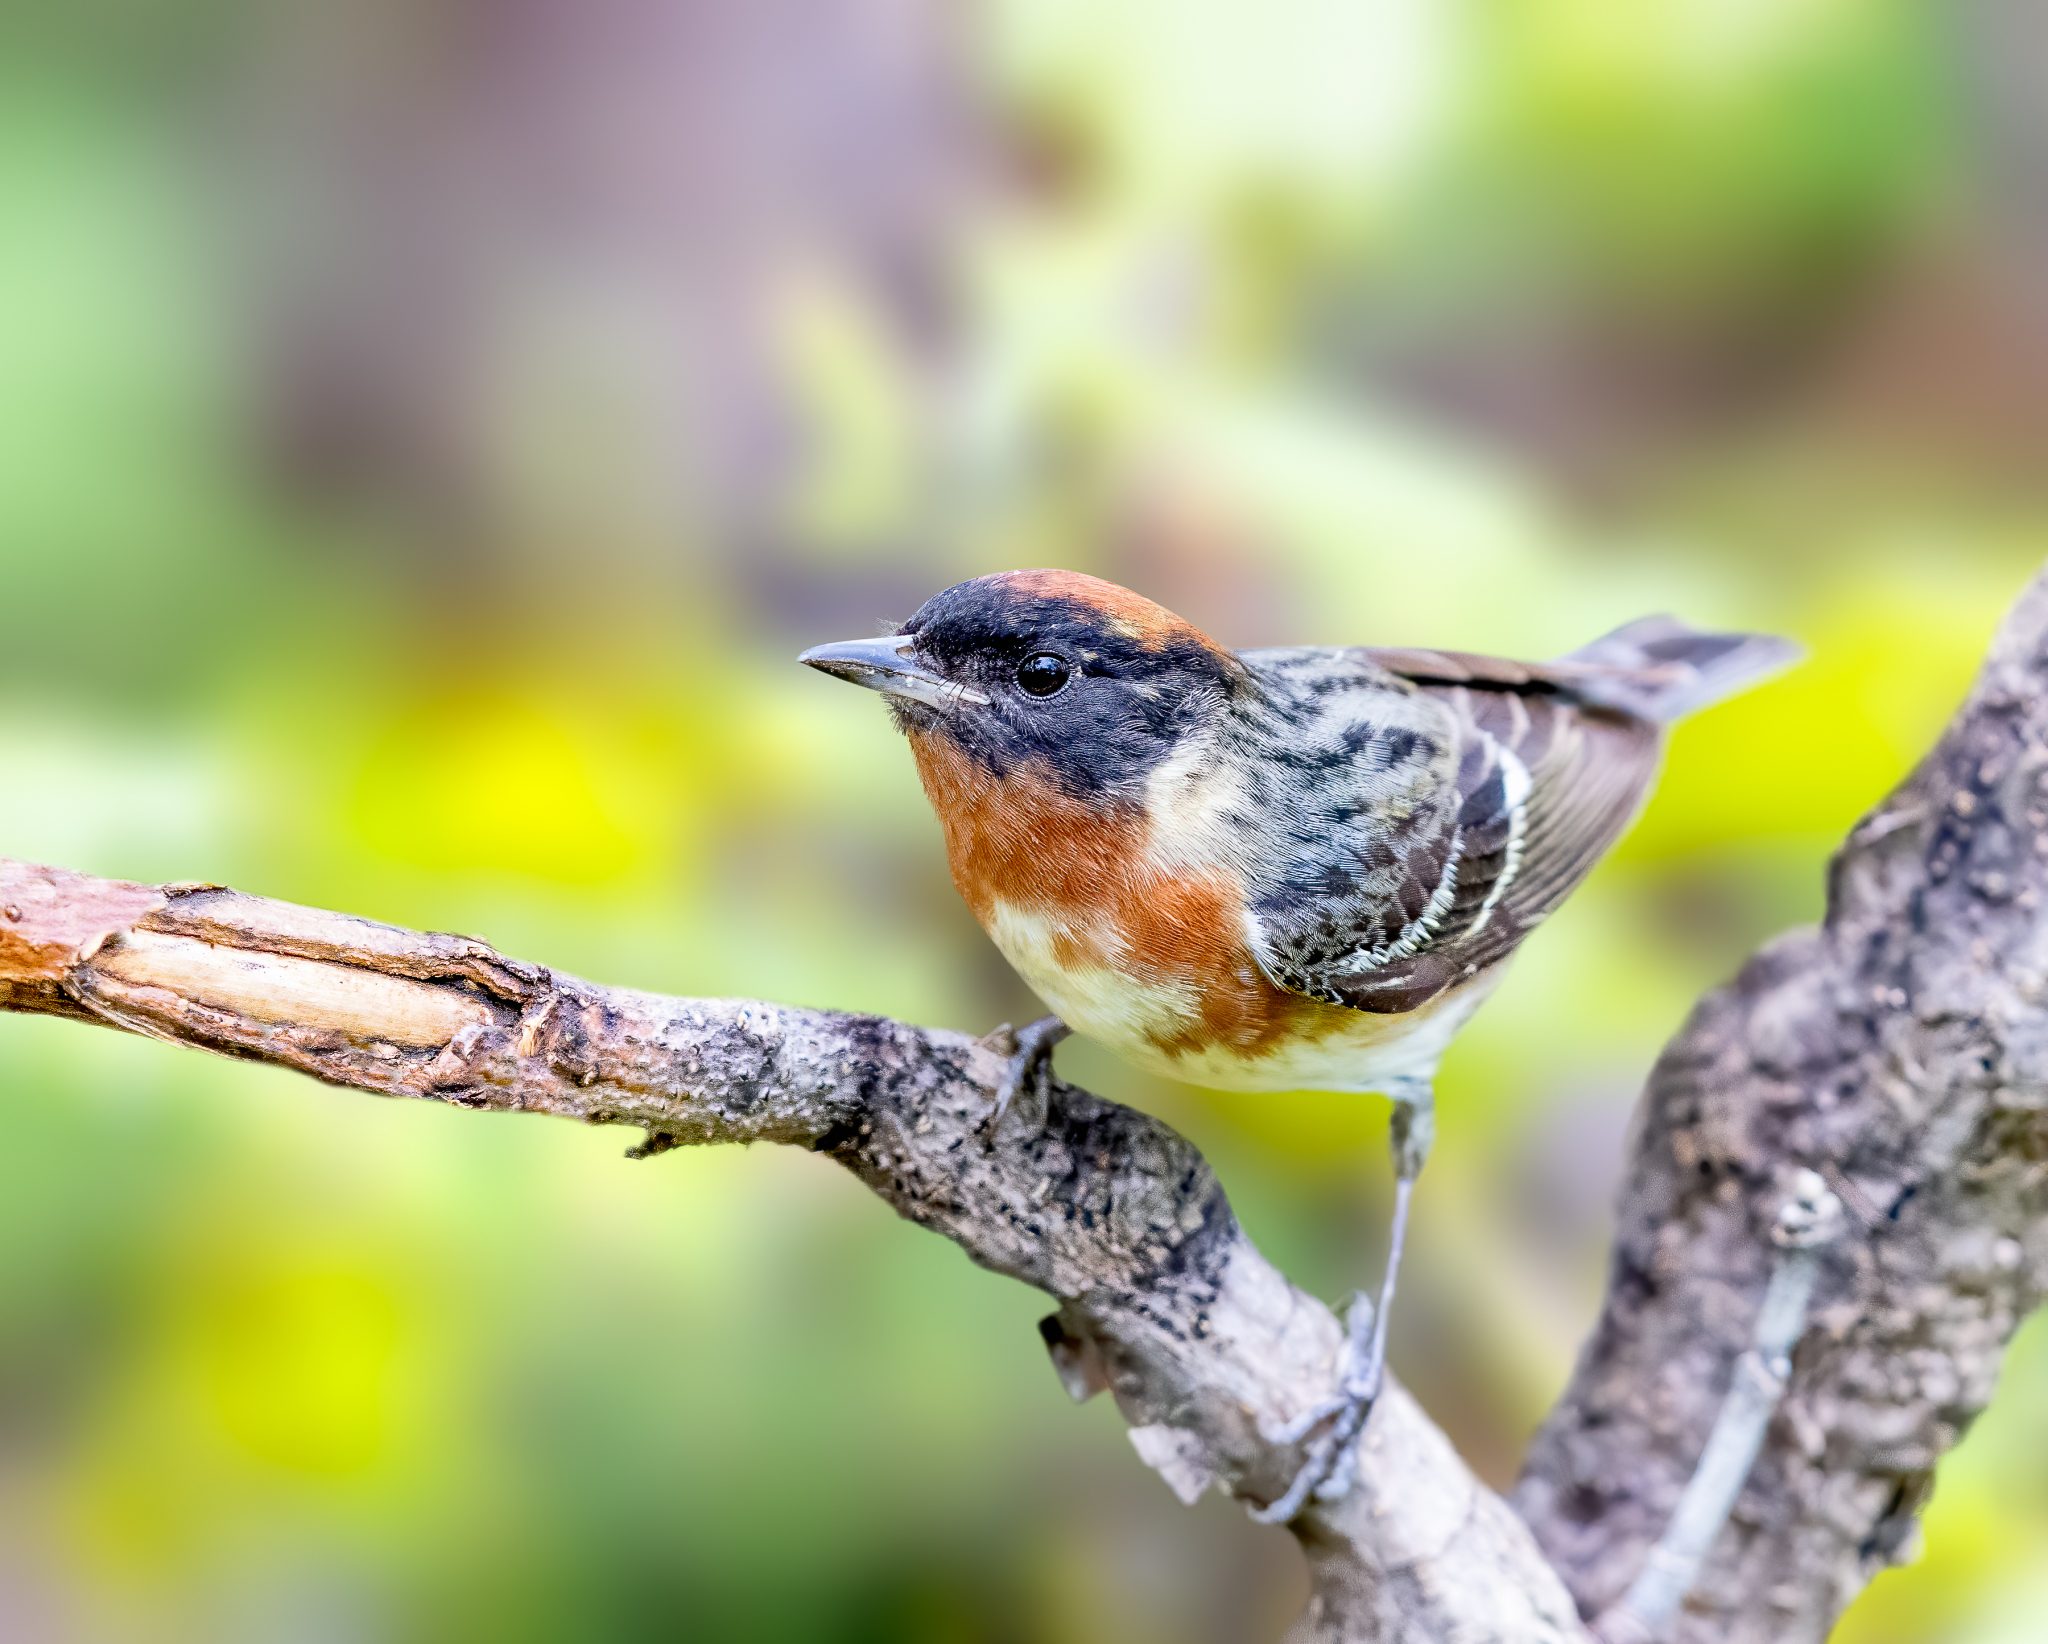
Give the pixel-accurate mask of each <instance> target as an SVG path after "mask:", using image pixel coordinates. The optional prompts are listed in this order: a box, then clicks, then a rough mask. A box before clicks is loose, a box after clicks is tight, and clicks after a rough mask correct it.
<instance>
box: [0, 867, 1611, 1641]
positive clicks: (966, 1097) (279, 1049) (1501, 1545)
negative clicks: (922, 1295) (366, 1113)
mask: <svg viewBox="0 0 2048 1644" xmlns="http://www.w3.org/2000/svg"><path fill="white" fill-rule="evenodd" d="M0 1009H7V1010H16V1011H38V1012H45V1013H53V1014H59V1015H65V1016H71V1017H76V1018H81V1019H85V1020H90V1021H97V1022H102V1023H105V1024H108V1025H111V1026H115V1027H121V1028H126V1029H128V1030H130V1031H132V1032H135V1033H141V1034H146V1035H149V1036H150V1037H152V1038H158V1039H164V1040H167V1041H170V1042H172V1043H176V1044H184V1045H193V1046H198V1047H201V1048H204V1049H208V1050H214V1051H218V1052H221V1053H223V1054H225V1055H229V1056H237V1057H244V1058H249V1059H253V1060H257V1061H264V1062H272V1063H275V1064H277V1065H279V1066H283V1067H289V1068H294V1069H296V1070H298V1071H299V1072H301V1073H308V1074H311V1075H312V1076H313V1077H315V1078H317V1079H322V1080H325V1081H326V1082H328V1083H329V1084H335V1085H343V1086H347V1087H349V1088H351V1089H355V1090H365V1091H370V1092H373V1093H376V1094H379V1095H385V1096H410V1097H416V1098H421V1099H425V1100H431V1101H442V1102H450V1103H454V1104H456V1105H459V1106H463V1107H472V1108H483V1109H500V1110H516V1111H526V1112H542V1113H552V1114H556V1115H558V1116H561V1117H564V1118H571V1119H580V1120H583V1121H584V1122H586V1123H590V1124H610V1123H626V1124H633V1125H639V1126H641V1127H643V1128H644V1129H645V1130H646V1132H647V1141H646V1142H645V1143H644V1144H643V1145H642V1147H641V1148H640V1149H637V1150H636V1151H638V1152H641V1153H646V1152H659V1151H663V1150H665V1149H666V1148H669V1147H672V1146H677V1145H682V1144H700V1143H709V1142H752V1141H769V1142H783V1143H788V1144H790V1145H793V1146H798V1147H806V1148H810V1149H812V1150H813V1151H815V1152H818V1153H821V1154H824V1155H826V1156H828V1157H830V1158H832V1159H834V1160H836V1161H837V1162H838V1163H839V1164H841V1165H843V1166H845V1167H846V1168H847V1169H849V1170H851V1171H852V1172H853V1173H854V1174H855V1175H856V1176H858V1177H859V1178H860V1179H861V1180H862V1181H863V1182H864V1183H866V1184H867V1186H868V1187H870V1188H871V1189H872V1190H873V1191H874V1192H875V1193H877V1194H879V1195H880V1196H881V1197H882V1198H883V1199H885V1200H886V1201H887V1202H888V1203H889V1204H891V1205H892V1206H894V1207H895V1209H896V1210H897V1211H899V1212H900V1213H901V1214H903V1215H904V1216H906V1217H908V1218H909V1219H910V1220H912V1221H914V1222H917V1223H919V1224H920V1225H922V1226H925V1227H929V1228H932V1229H933V1230H935V1231H937V1232H939V1233H943V1234H944V1235H945V1236H946V1237H948V1238H950V1239H952V1240H953V1241H954V1242H955V1243H956V1244H958V1245H959V1246H960V1247H961V1248H962V1249H963V1250H965V1251H966V1252H967V1254H968V1255H969V1256H970V1257H972V1258H973V1259H974V1260H975V1261H976V1262H979V1263H980V1264H981V1265H982V1266H984V1267H987V1268H991V1269H993V1270H994V1271H996V1272H998V1273H1006V1274H1009V1275H1010V1276H1012V1277H1014V1278H1019V1279H1022V1280H1024V1281H1025V1282H1026V1283H1027V1284H1032V1285H1035V1286H1037V1287H1038V1288H1039V1289H1041V1290H1044V1291H1046V1292H1047V1293H1048V1294H1050V1295H1052V1296H1053V1297H1055V1298H1056V1299H1057V1300H1058V1302H1059V1304H1060V1306H1059V1309H1058V1311H1057V1312H1056V1313H1055V1314H1054V1315H1053V1316H1052V1317H1051V1318H1049V1319H1047V1320H1046V1321H1045V1324H1044V1326H1043V1327H1042V1329H1043V1332H1044V1335H1045V1338H1046V1343H1047V1346H1048V1347H1049V1348H1050V1350H1051V1352H1052V1356H1053V1362H1054V1365H1055V1367H1056V1369H1058V1371H1059V1373H1060V1375H1061V1377H1062V1380H1063V1381H1064V1382H1065V1384H1066V1385H1067V1387H1068V1390H1069V1391H1070V1392H1072V1393H1074V1394H1075V1396H1076V1397H1086V1396H1088V1395H1089V1394H1091V1393H1093V1392H1095V1391H1098V1390H1100V1389H1102V1388H1104V1387H1107V1388H1108V1389H1110V1390H1111V1391H1112V1392H1113V1393H1114V1395H1115V1397H1116V1401H1117V1403H1118V1405H1119V1406H1120V1408H1121V1409H1122V1411H1123V1414H1124V1416H1125V1418H1126V1419H1127V1420H1128V1421H1129V1422H1130V1424H1131V1429H1132V1431H1131V1438H1132V1441H1133V1443H1134V1444H1135V1446H1136V1447H1137V1450H1138V1453H1139V1454H1140V1456H1142V1457H1143V1458H1144V1459H1145V1461H1146V1462H1148V1463H1149V1464H1150V1465H1151V1466H1153V1467H1154V1468H1156V1469H1157V1470H1158V1471H1159V1472H1160V1473H1161V1474H1163V1475H1164V1476H1165V1478H1166V1479H1167V1481H1168V1483H1169V1484H1171V1485H1172V1486H1173V1488H1174V1489H1175V1490H1176V1491H1177V1492H1178V1493H1179V1494H1181V1495H1182V1497H1183V1498H1185V1499H1189V1500H1192V1499H1193V1498H1194V1497H1195V1496H1196V1495H1198V1494H1200V1492H1201V1491H1202V1490H1203V1489H1204V1488H1206V1487H1207V1486H1208V1485H1209V1484H1210V1483H1212V1482H1214V1483H1216V1484H1219V1485H1221V1486H1222V1487H1223V1488H1224V1489H1226V1490H1228V1491H1230V1492H1231V1493H1232V1494H1233V1495H1236V1496H1238V1497H1240V1498H1242V1499H1243V1500H1245V1501H1247V1502H1251V1503H1264V1502H1268V1501H1271V1500H1272V1499H1273V1498H1274V1497H1276V1496H1278V1495H1279V1494H1280V1493H1281V1492H1282V1491H1283V1490H1284V1489H1285V1487H1286V1485H1287V1483H1288V1481H1289V1479H1290V1478H1291V1476H1292V1475H1293V1472H1294V1470H1295V1468H1296V1466H1297V1465H1298V1462H1299V1457H1298V1455H1297V1454H1296V1453H1295V1452H1294V1450H1293V1449H1292V1448H1290V1447H1287V1446H1283V1445H1279V1444H1276V1443H1274V1442H1273V1441H1272V1440H1270V1439H1269V1438H1268V1437H1267V1436H1266V1435H1267V1434H1268V1433H1270V1432H1271V1431H1272V1430H1273V1429H1275V1428H1277V1427H1279V1426H1280V1425H1282V1424H1283V1423H1284V1422H1285V1421H1286V1420H1287V1419H1288V1418H1289V1417H1291V1416H1293V1415H1294V1414H1296V1413H1297V1412H1298V1411H1300V1410H1301V1409H1303V1408H1304V1407H1305V1406H1307V1405H1309V1404H1311V1403H1313V1402H1314V1401H1315V1400H1316V1399H1318V1398H1320V1397H1322V1396H1323V1395H1324V1394H1325V1393H1327V1392H1328V1390H1329V1388H1330V1387H1331V1385H1332V1384H1333V1382H1334V1380H1335V1376H1336V1360H1337V1351H1338V1345H1339V1341H1340V1330H1339V1327H1338V1324H1337V1321H1336V1320H1335V1318H1333V1317H1332V1315H1331V1314H1330V1312H1329V1310H1328V1309H1327V1308H1325V1307H1324V1306H1323V1305H1322V1304H1321V1303H1320V1302H1318V1301H1315V1300H1314V1299H1312V1298H1311V1297H1308V1296H1305V1295H1303V1294H1302V1293H1301V1292H1300V1291H1298V1290H1296V1289H1295V1288H1294V1287H1293V1286H1292V1285H1290V1284H1289V1283H1288V1282H1287V1281H1286V1280H1285V1279H1284V1278H1282V1277H1281V1276H1280V1274H1279V1273H1278V1272H1277V1271H1276V1270H1275V1269H1274V1268H1273V1267H1272V1265H1271V1264H1270V1263H1268V1262H1267V1261H1266V1259H1265V1258H1264V1257H1263V1256H1261V1255H1260V1254H1259V1252H1258V1251H1257V1250H1256V1249H1254V1248H1253V1246H1252V1245H1251V1243H1250V1241H1249V1240H1248V1239H1246V1237H1245V1236H1244V1233H1243V1231H1242V1230H1241V1229H1240V1228H1239V1226H1238V1224H1237V1220H1236V1218H1235V1217H1234V1216H1233V1215H1232V1214H1231V1210H1230V1206H1229V1204H1228V1202H1227V1201H1226V1200H1225V1198H1224V1195H1223V1190H1222V1188H1221V1187H1220V1186H1218V1184H1217V1182H1216V1178H1215V1176H1214V1174H1213V1173H1212V1172H1211V1171H1210V1169H1209V1167H1208V1165H1207V1164H1206V1163H1205V1162H1204V1161H1203V1159H1202V1158H1201V1156H1200V1155H1199V1154H1198V1153H1197V1152H1196V1151H1195V1150H1194V1148H1192V1147H1191V1146H1189V1144H1188V1143H1187V1142H1186V1141H1184V1140H1183V1139H1182V1138H1181V1137H1180V1136H1178V1135H1177V1134H1175V1133H1174V1132H1173V1131H1172V1130H1170V1129H1168V1128H1167V1127H1166V1126H1165V1125H1163V1124H1161V1123H1159V1122H1158V1121H1157V1120H1155V1119H1152V1118H1149V1117H1147V1116H1146V1115H1144V1114H1142V1113H1138V1112H1136V1111H1134V1110H1132V1109H1130V1108H1125V1107H1118V1106H1115V1105H1113V1104H1111V1103H1108V1102H1104V1101H1101V1100H1099V1099H1098V1098H1096V1097H1094V1096H1091V1095H1088V1094H1087V1093H1086V1092H1083V1091H1080V1090H1076V1089H1073V1088H1071V1087H1068V1086H1064V1085H1057V1084H1056V1085H1055V1087H1054V1089H1053V1091H1052V1095H1051V1101H1050V1104H1049V1112H1048V1115H1047V1118H1046V1121H1045V1123H1044V1124H1043V1126H1036V1125H1033V1124H1030V1123H1027V1122H1023V1121H1022V1120H1021V1118H1020V1117H1019V1116H1017V1115H1012V1116H1011V1117H1010V1118H1009V1119H1008V1120H1006V1121H1005V1122H1004V1123H1003V1124H1002V1125H1001V1126H1000V1127H999V1128H997V1129H996V1130H995V1132H994V1133H993V1134H991V1133H990V1132H989V1131H988V1130H987V1129H986V1128H985V1126H984V1119H985V1117H986V1115H987V1113H988V1111H989V1106H990V1103H991V1101H992V1099H993V1095H994V1090H995V1083H996V1081H997V1079H998V1078H999V1077H1000V1074H1001V1071H1002V1060H1001V1058H1000V1057H999V1056H997V1055H996V1054H995V1053H994V1052H993V1051H991V1050H989V1049H987V1048H986V1047H984V1046H982V1045H981V1044H980V1043H978V1042H977V1041H974V1040H971V1039H967V1038H963V1037H961V1036H960V1035H957V1034H951V1033H944V1032H938V1031H931V1030H925V1029H919V1028H913V1027H908V1026H905V1025H903V1024H901V1023H898V1022H892V1021H887V1020H883V1019H880V1018H876V1017H870V1016H848V1015H840V1014H835V1013H829V1012H818V1011H804V1010H793V1009H788V1008H785V1007H782V1006H778V1005H769V1004H759V1003H753V1002H749V1001H740V1000H692V999H671V998H664V997H660V996H658V995H654V994H647V993H635V992H631V991H628V990H625V989H619V988H604V987H597V986H594V985H592V984H590V983H588V982H582V981H578V980H576V979H575V978H573V977H568V976H562V975H559V974H557V973H555V972H552V971H549V970H546V969H544V968H542V967H540V966H537V965H530V964H526V963H523V962H521V961H519V960H515V959H508V958H506V957H505V956H504V955H502V954H499V953H497V952H495V951H493V950H492V949H491V948H489V947H487V946H485V945H484V944H483V943H481V942H475V941H469V940H466V939H464V938H461V937H454V936H440V935H425V934H422V933H419V932H415V931H408V930H400V929H396V928H393V927H391V926H387V925H379V924H372V923H370V922H368V921H366V920H361V919H354V918H349V917H347V916H345V915H341V914H335V913H325V912H319V911H316V910H313V909H309V908H301V907H294V906H292V905H290V904H288V903H283V902H274V901H268V900H265V899H263V898H260V897H253V896H245V895H241V894H239V893H237V892H234V891H230V890H223V889H220V888H218V887H215V886H190V885H186V886H176V885H173V886H159V887H152V886H144V885H131V884H123V883H119V882H116V881H111V880H105V879H94V878H88V877H85V876H83V875H80V874H75V873H69V872H66V871H63V870H60V869H55V868H43V867H34V866H30V865H28V864H24V863H19V862H12V861H7V860H4V859H0ZM1362 1474H1363V1476H1362V1478H1361V1480H1360V1484H1359V1487H1358V1488H1357V1489H1355V1490H1354V1491H1353V1492H1352V1493H1351V1495H1350V1496H1349V1497H1347V1498H1346V1499H1345V1500H1343V1501H1340V1502H1335V1503H1329V1504H1319V1505H1318V1506H1317V1507H1315V1508H1314V1509H1313V1510H1311V1511H1310V1512H1308V1513H1306V1514H1304V1515H1303V1516H1302V1517H1301V1518H1300V1519H1298V1520H1297V1521H1296V1522H1295V1524H1294V1526H1293V1529H1294V1531H1295V1533H1296V1535H1297V1536H1298V1537H1299V1538H1300V1540H1301V1543H1302V1546H1303V1548H1304V1549H1305V1551H1306V1552H1307V1555H1308V1558H1309V1562H1310V1566H1311V1570H1312V1575H1313V1598H1312V1602H1311V1606H1310V1611H1309V1613H1308V1615H1307V1616H1306V1617H1305V1618H1304V1619H1303V1622H1302V1624H1301V1627H1300V1629H1299V1632H1298V1637H1299V1638H1300V1639H1302V1640H1305V1641H1331V1644H1335V1641H1338V1640H1343V1641H1347V1644H1348V1641H1353V1640H1389V1641H1391V1640H1396V1639H1438V1638H1472V1639H1478V1638H1487V1639H1506V1638H1512V1639H1518V1640H1519V1639H1527V1640H1532V1641H1548V1640H1560V1641H1562V1640H1580V1639H1583V1638H1584V1633H1583V1631H1582V1629H1581V1628H1580V1625H1579V1623H1578V1620H1577V1618H1576V1615H1575V1613H1574V1611H1573V1609H1572V1605H1571V1600H1570V1598H1569V1597H1568V1595H1567V1594H1566V1592H1565V1590H1564V1587H1563V1585H1562V1583H1561V1582H1560V1581H1559V1580H1558V1578H1557V1577H1556V1575H1555V1574H1553V1573H1552V1571H1551V1570H1550V1568H1549V1567H1548V1565H1547V1564H1546V1563H1545V1562H1544V1560H1543V1558H1542V1556H1541V1554H1540V1553H1538V1551H1537V1550H1536V1547H1535V1544H1534V1542H1533V1540H1532V1539H1531V1537H1530V1536H1529V1533H1528V1531H1527V1530H1526V1529H1525V1528H1524V1527H1523V1525H1522V1524H1521V1522H1520V1521H1519V1520H1518V1519H1517V1518H1516V1517H1515V1516H1514V1514H1513V1513H1512V1512H1510V1511H1509V1509H1508V1508H1507V1506H1506V1505H1505V1503H1503V1502H1502V1501H1501V1500H1500V1499H1499V1498H1498V1497H1496V1496H1495V1495H1493V1494H1492V1493H1491V1492H1490V1491H1488V1490H1487V1489H1486V1488H1485V1487H1484V1486H1483V1485H1481V1484H1480V1483H1479V1482H1478V1481H1477V1480H1476V1479H1475V1478H1474V1477H1473V1476H1472V1475H1471V1473H1470V1472H1469V1471H1468V1470H1467V1469H1466V1468H1465V1466H1464V1464H1463V1463H1462V1462H1461V1461H1460V1460H1459V1459H1458V1457H1457V1455H1456V1453H1455V1452H1454V1451H1453V1450H1452V1448H1451V1446H1450V1444H1449V1442H1448V1441H1447V1440H1446V1439H1445V1438H1444V1437H1443V1435H1442V1434H1441V1433H1440V1432H1438V1431H1437V1429H1436V1428H1435V1427H1434V1426H1433V1425H1432V1424H1431V1423H1430V1421H1429V1419H1428V1418H1427V1417H1426V1416H1425V1415H1423V1413H1422V1412H1421V1410H1420V1409H1419V1408H1418V1407H1417V1406H1416V1404H1415V1403H1414V1401H1413V1400H1412V1399H1410V1398H1409V1397H1408V1396H1407V1395H1406V1393H1404V1392H1403V1391H1401V1390H1400V1389H1398V1388H1390V1389H1389V1390H1388V1392H1387V1394H1386V1396H1385V1397H1384V1398H1383V1400H1382V1403H1381V1407H1380V1408H1379V1410H1378V1411H1377V1412H1376V1413H1375V1415H1374V1417H1373V1426H1372V1430H1371V1435H1370V1439H1369V1441H1368V1445H1367V1462H1366V1465H1365V1467H1364V1468H1363V1469H1362Z"/></svg>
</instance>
